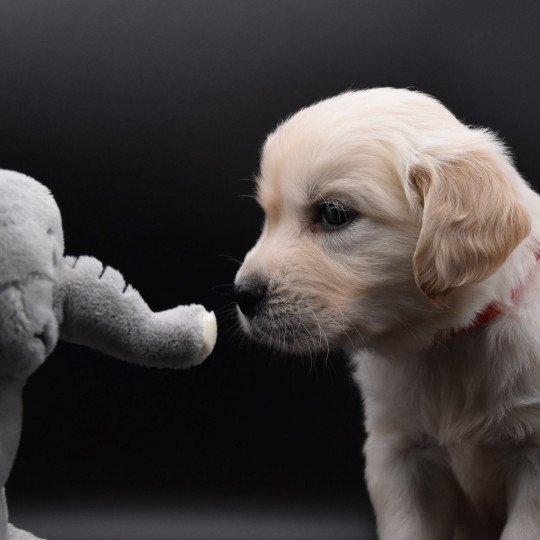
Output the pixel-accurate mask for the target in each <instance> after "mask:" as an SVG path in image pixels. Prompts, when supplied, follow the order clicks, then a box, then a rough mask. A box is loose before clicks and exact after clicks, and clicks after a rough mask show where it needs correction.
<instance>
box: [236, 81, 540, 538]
mask: <svg viewBox="0 0 540 540" xmlns="http://www.w3.org/2000/svg"><path fill="white" fill-rule="evenodd" d="M257 195H258V201H259V203H260V205H261V206H262V208H263V209H264V212H265V214H266V219H265V223H264V228H263V231H262V234H261V236H260V238H259V240H258V242H257V243H256V245H255V246H254V247H253V249H252V250H251V251H250V252H249V253H248V254H247V256H246V258H245V261H244V263H243V264H242V267H241V268H240V270H239V272H238V275H237V276H236V281H235V295H236V300H237V303H238V306H239V317H240V321H241V324H242V326H243V328H244V330H245V331H246V332H247V334H249V336H251V337H252V338H253V339H255V340H258V341H260V342H264V343H267V344H270V345H273V346H277V347H280V348H281V349H283V350H286V351H292V352H298V353H302V352H307V351H313V350H314V349H317V350H323V351H324V350H326V349H327V347H328V348H330V349H342V350H345V351H346V352H347V353H348V354H349V355H350V357H351V359H352V361H353V366H354V376H355V379H356V380H357V381H358V384H359V385H360V387H361V390H362V394H363V398H364V404H365V416H366V430H367V433H368V437H367V442H366V445H365V454H366V460H367V471H366V478H367V483H368V488H369V492H370V495H371V500H372V502H373V505H374V508H375V513H376V516H377V525H378V532H379V536H380V538H381V539H382V540H439V539H440V540H443V539H445V540H446V539H452V538H467V539H471V540H480V539H483V538H486V539H487V538H490V539H491V538H502V539H503V540H518V539H519V540H525V539H527V540H538V539H540V322H539V321H540V262H539V259H540V243H539V240H540V197H539V196H538V195H537V194H536V193H535V192H534V191H532V190H531V188H530V187H529V186H528V185H527V183H526V182H525V181H524V180H523V178H521V176H520V175H519V173H518V172H517V171H516V169H515V168H514V166H513V165H512V161H511V159H510V158H509V156H508V153H507V151H506V149H505V147H504V146H503V144H502V143H501V142H500V141H499V140H497V138H496V137H495V136H494V135H493V134H492V133H490V132H489V131H487V130H485V129H478V128H472V127H469V126H466V125H464V124H462V123H461V122H460V121H459V120H457V119H456V117H455V116H453V115H452V114H451V113H450V112H449V111H448V110H447V109H446V108H445V107H443V106H442V105H441V104H440V103H439V102H438V101H436V100H435V99H433V98H431V97H429V96H427V95H425V94H422V93H420V92H414V91H409V90H399V89H393V88H376V89H371V90H364V91H357V92H347V93H344V94H342V95H339V96H336V97H333V98H331V99H327V100H325V101H322V102H320V103H317V104H315V105H313V106H311V107H308V108H306V109H302V110H301V111H299V112H297V113H296V114H295V115H294V116H292V117H291V118H289V119H288V120H287V121H286V122H284V123H283V124H281V125H280V126H279V127H278V128H277V129H276V130H275V131H274V132H273V133H272V134H271V135H270V136H269V137H268V139H267V141H266V143H265V145H264V149H263V152H262V159H261V169H260V177H259V180H258V190H257Z"/></svg>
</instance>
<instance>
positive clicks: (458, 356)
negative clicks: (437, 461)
mask: <svg viewBox="0 0 540 540" xmlns="http://www.w3.org/2000/svg"><path fill="white" fill-rule="evenodd" d="M365 360H366V362H365V364H364V369H361V370H360V371H361V375H360V381H361V386H362V390H363V393H364V399H365V404H366V415H367V418H366V420H367V428H368V431H369V430H370V428H371V427H374V426H376V427H377V429H379V428H380V426H384V429H388V430H389V431H394V430H399V431H406V432H408V433H410V434H411V435H412V434H419V435H428V436H430V437H432V438H433V439H435V440H437V441H438V442H439V443H440V444H451V443H454V442H459V441H465V440H469V441H475V440H477V441H483V442H486V441H489V440H498V439H500V438H501V437H503V438H512V439H514V438H520V437H521V436H523V435H524V431H525V430H530V429H531V426H532V428H533V429H535V427H534V426H535V425H539V426H540V385H537V384H536V383H535V379H532V378H531V376H530V374H516V373H513V374H512V380H511V384H504V376H503V374H502V373H500V369H501V368H500V366H498V365H496V364H497V358H492V357H490V356H489V354H488V353H486V352H485V351H483V350H482V348H481V347H476V348H475V349H473V350H472V352H471V351H467V350H465V351H464V350H463V348H459V347H458V348H449V347H448V348H447V347H437V348H433V350H430V351H428V352H427V353H425V354H423V355H422V356H421V357H418V358H411V359H403V361H401V359H400V361H395V360H393V361H389V360H386V359H381V358H375V357H370V358H369V359H368V358H366V359H365Z"/></svg>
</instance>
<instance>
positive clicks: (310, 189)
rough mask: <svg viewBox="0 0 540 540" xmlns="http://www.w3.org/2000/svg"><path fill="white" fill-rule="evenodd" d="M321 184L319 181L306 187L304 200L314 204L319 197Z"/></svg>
mask: <svg viewBox="0 0 540 540" xmlns="http://www.w3.org/2000/svg"><path fill="white" fill-rule="evenodd" d="M321 184H322V182H320V181H314V182H311V183H310V184H308V185H307V186H306V200H307V202H308V203H312V202H316V201H318V200H319V199H320V197H321Z"/></svg>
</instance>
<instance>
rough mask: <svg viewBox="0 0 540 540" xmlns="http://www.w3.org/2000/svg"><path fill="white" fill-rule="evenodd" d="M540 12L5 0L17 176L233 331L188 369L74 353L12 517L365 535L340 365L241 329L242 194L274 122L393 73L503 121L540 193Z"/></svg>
mask: <svg viewBox="0 0 540 540" xmlns="http://www.w3.org/2000/svg"><path fill="white" fill-rule="evenodd" d="M539 20H540V5H539V4H538V2H536V1H534V0H530V1H526V0H523V1H521V2H519V3H511V2H508V1H504V0H498V1H493V0H492V1H487V0H486V1H481V0H463V1H455V0H454V1H448V2H442V1H437V0H412V1H403V0H395V1H387V0H370V1H368V0H361V1H337V0H336V1H321V0H312V1H308V0H295V1H291V0H288V1H285V0H273V1H260V0H245V1H239V0H231V1H162V0H157V1H140V0H131V1H127V0H120V1H104V0H103V1H91V0H87V1H79V0H64V1H61V0H49V1H46V2H43V1H41V0H35V1H27V0H9V1H6V0H3V1H1V2H0V167H2V168H10V169H16V170H19V171H22V172H25V173H27V174H29V175H31V176H34V177H35V178H37V179H39V180H40V181H42V182H43V183H45V184H46V185H47V186H49V187H50V188H51V190H52V191H53V193H54V194H55V196H56V199H57V201H58V204H59V205H60V208H61V210H62V212H63V218H64V227H65V232H66V244H67V252H68V253H71V254H93V255H95V256H97V257H99V258H101V259H102V260H103V261H105V262H106V263H108V264H110V265H111V266H113V267H116V268H118V269H120V270H121V271H122V272H123V273H124V275H125V276H126V278H127V279H128V280H129V281H130V282H131V283H132V284H134V286H135V287H136V288H138V289H139V290H140V291H141V293H142V294H143V296H144V297H145V298H146V299H147V300H148V302H149V303H150V305H151V306H152V307H153V308H154V309H164V308H168V307H171V306H172V305H175V304H177V303H188V302H201V303H204V304H206V305H207V306H208V307H209V308H212V309H215V310H216V311H217V312H218V315H219V322H220V330H221V335H220V337H219V341H218V344H217V347H216V350H215V353H214V354H213V356H212V357H211V358H210V359H209V360H208V361H207V362H206V363H205V364H204V365H202V366H201V367H200V368H197V369H196V370H191V371H188V372H172V371H151V370H147V369H142V368H138V367H134V366H131V365H129V364H126V363H121V362H118V361H115V360H112V359H110V358H107V357H105V356H103V355H101V354H98V353H95V352H92V351H89V350H85V349H82V348H79V347H75V346H68V345H65V344H60V345H59V346H58V348H57V349H56V351H55V352H54V353H53V355H52V356H51V357H50V358H49V360H48V361H47V363H46V365H45V366H44V367H43V368H41V369H40V370H39V372H37V373H36V374H35V375H33V376H32V378H31V380H30V381H29V382H28V385H27V388H26V393H25V407H26V410H25V420H24V432H23V437H22V442H21V448H20V451H19V456H18V458H17V462H16V465H15V468H14V470H13V474H12V477H11V479H10V481H9V484H8V493H9V499H10V501H11V508H12V513H13V516H14V519H15V520H16V521H18V522H19V523H20V524H21V525H27V526H29V527H34V529H35V532H37V533H40V534H42V535H48V536H49V538H50V539H51V540H54V539H58V540H62V539H66V540H67V539H70V540H90V539H92V540H97V539H100V538H111V539H113V538H114V539H115V540H118V539H120V538H129V539H139V538H140V539H152V540H160V539H163V540H167V539H169V538H171V539H172V538H175V539H180V538H186V539H188V540H192V539H195V540H196V539H203V538H204V539H208V540H213V539H223V538H231V539H235V540H241V539H242V538H246V539H250V540H258V539H263V538H264V539H271V538H276V539H277V538H279V539H285V540H288V539H292V538H298V539H300V538H305V539H310V540H316V539H318V538H321V539H328V540H339V539H341V538H343V539H345V538H347V539H349V538H357V539H358V538H371V537H372V533H370V532H368V531H369V530H370V527H371V524H372V521H371V509H370V506H369V503H368V500H367V497H366V494H365V489H364V485H363V478H362V476H363V463H362V456H361V447H362V439H363V432H362V416H361V401H360V398H359V396H358V394H357V392H356V390H355V388H354V386H353V385H352V384H351V382H350V379H349V375H348V371H347V364H346V360H345V359H344V358H342V357H339V356H336V357H332V358H331V359H330V362H329V363H328V365H324V362H322V361H321V360H319V361H317V362H315V363H314V364H313V365H311V363H310V361H309V359H298V358H291V357H283V356H280V355H275V354H272V353H269V352H267V351H264V350H261V349H259V348H258V347H255V346H250V345H249V344H247V343H246V342H245V341H244V342H242V339H241V336H239V335H237V334H235V332H234V320H233V318H229V319H228V320H227V316H226V315H227V311H228V310H229V308H230V305H229V303H230V302H231V300H232V298H231V297H230V295H228V293H229V292H230V291H229V289H228V288H227V286H224V287H222V285H227V284H230V283H231V282H232V280H233V277H234V273H235V271H236V268H237V264H236V263H235V262H234V260H232V259H229V258H227V257H226V256H229V257H232V258H235V259H242V258H243V255H244V253H245V252H246V251H247V249H248V248H249V247H250V246H251V244H252V243H253V241H254V240H255V239H256V237H257V236H258V232H259V226H260V221H261V212H260V211H259V210H258V208H257V207H256V205H255V203H254V201H252V200H251V199H249V198H243V197H240V195H244V194H250V193H252V189H253V187H252V184H251V183H250V182H249V181H248V180H247V179H248V178H249V177H251V176H252V175H253V174H254V173H256V171H257V161H258V153H259V148H260V146H261V144H262V142H263V140H264V137H265V134H266V133H267V132H268V131H270V130H271V129H272V128H273V127H274V126H275V125H276V123H277V122H278V121H280V120H281V119H283V118H284V117H286V116H287V115H288V114H290V113H292V112H294V111H295V110H296V109H297V108H299V107H301V106H305V105H308V104H310V103H312V102H313V101H315V100H319V99H321V98H324V97H327V96H330V95H333V94H336V93H338V92H341V91H343V90H346V89H349V88H364V87H370V86H382V85H391V86H400V87H414V88H418V89H421V90H423V91H425V92H428V93H431V94H433V95H435V96H436V97H438V98H439V99H440V100H442V101H443V102H444V103H445V104H446V105H448V106H449V107H450V108H451V109H452V110H453V111H454V112H455V113H456V114H457V115H458V116H459V117H460V118H463V119H464V120H465V121H467V122H469V123H472V124H478V125H484V126H487V127H491V128H492V129H494V130H496V131H497V132H498V133H500V134H501V135H502V136H503V137H504V139H505V140H506V141H507V142H508V144H509V145H510V146H511V147H512V149H513V150H514V152H515V155H516V159H517V164H518V167H519V169H520V170H521V171H522V173H523V174H524V175H525V177H527V178H528V179H530V180H531V181H532V182H537V179H538V178H540V170H539V164H538V157H537V156H538V150H537V147H538V121H539V119H540V111H539V107H538V96H540V76H539V69H538V67H539V60H540V43H539V38H538V23H539ZM536 185H538V184H536Z"/></svg>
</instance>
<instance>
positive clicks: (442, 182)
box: [406, 132, 531, 300]
mask: <svg viewBox="0 0 540 540" xmlns="http://www.w3.org/2000/svg"><path fill="white" fill-rule="evenodd" d="M480 134H481V135H484V136H485V144H483V145H480V147H477V148H473V149H470V150H467V149H459V150H457V151H456V150H454V149H449V150H448V151H447V152H445V148H444V146H443V147H438V148H437V151H436V152H435V153H433V152H431V153H426V154H425V155H423V156H420V159H419V160H418V162H417V163H415V164H414V165H413V166H411V167H410V168H409V170H408V174H407V178H406V184H407V187H406V189H407V190H408V192H409V195H410V199H411V201H413V204H416V205H418V207H417V210H418V213H419V214H421V222H422V223H421V230H420V236H419V239H418V244H417V247H416V251H415V253H414V258H413V269H414V275H415V279H416V283H417V285H418V287H419V289H420V290H421V291H422V292H423V293H424V294H425V295H426V296H427V297H428V298H430V299H431V300H436V299H437V298H444V296H445V295H447V294H448V293H449V292H451V291H452V290H453V289H455V288H456V287H459V286H461V285H466V284H468V283H474V282H478V281H481V280H483V279H485V278H487V277H489V276H490V275H491V274H493V273H494V272H495V271H496V270H497V269H498V268H499V267H500V266H501V265H502V264H503V263H504V261H505V260H506V259H507V257H508V256H509V255H510V253H511V252H512V251H513V250H514V249H515V248H516V247H517V246H518V245H519V243H520V242H521V241H522V240H524V239H525V238H526V237H527V235H528V234H529V233H530V230H531V221H530V218H529V215H528V213H527V211H526V210H525V208H524V207H523V206H522V204H521V202H520V201H519V198H518V195H517V192H516V188H515V187H514V185H513V184H512V180H511V176H512V175H517V172H516V171H515V170H514V168H513V167H512V165H511V164H510V162H509V160H508V158H507V157H506V155H505V153H504V149H503V148H502V146H501V145H500V144H499V143H497V142H496V141H495V140H494V139H493V138H492V137H490V136H488V135H487V133H485V132H480Z"/></svg>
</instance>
